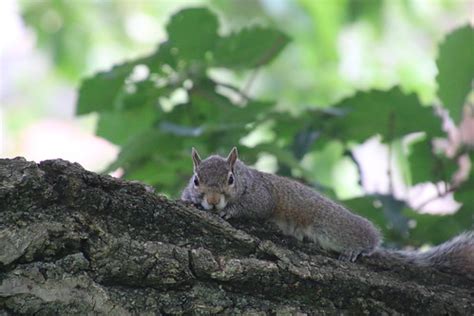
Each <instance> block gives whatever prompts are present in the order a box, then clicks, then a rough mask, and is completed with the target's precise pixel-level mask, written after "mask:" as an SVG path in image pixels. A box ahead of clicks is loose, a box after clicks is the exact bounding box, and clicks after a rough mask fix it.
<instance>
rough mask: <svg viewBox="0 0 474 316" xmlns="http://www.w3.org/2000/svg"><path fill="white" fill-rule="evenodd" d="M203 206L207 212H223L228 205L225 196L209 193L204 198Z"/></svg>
mask: <svg viewBox="0 0 474 316" xmlns="http://www.w3.org/2000/svg"><path fill="white" fill-rule="evenodd" d="M201 204H202V206H203V207H204V208H205V209H206V210H210V209H213V208H216V209H218V210H221V209H223V208H224V207H225V206H226V204H227V203H226V201H225V197H224V195H223V194H220V193H208V194H206V195H205V196H204V199H203V201H202V203H201Z"/></svg>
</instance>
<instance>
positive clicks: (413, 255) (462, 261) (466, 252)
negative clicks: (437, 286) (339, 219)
mask: <svg viewBox="0 0 474 316" xmlns="http://www.w3.org/2000/svg"><path fill="white" fill-rule="evenodd" d="M377 252H379V253H380V254H381V255H383V256H385V257H389V258H394V259H399V260H400V261H403V262H408V263H412V264H415V265H417V266H422V267H432V268H435V269H438V270H441V271H445V272H449V273H456V274H461V275H464V276H466V277H467V278H469V279H473V280H474V231H471V232H466V233H463V234H461V235H458V236H456V237H454V238H453V239H451V240H449V241H447V242H445V243H443V244H441V245H439V246H436V247H433V248H431V249H429V250H428V251H424V252H420V251H400V250H393V251H392V250H388V249H379V250H378V251H377Z"/></svg>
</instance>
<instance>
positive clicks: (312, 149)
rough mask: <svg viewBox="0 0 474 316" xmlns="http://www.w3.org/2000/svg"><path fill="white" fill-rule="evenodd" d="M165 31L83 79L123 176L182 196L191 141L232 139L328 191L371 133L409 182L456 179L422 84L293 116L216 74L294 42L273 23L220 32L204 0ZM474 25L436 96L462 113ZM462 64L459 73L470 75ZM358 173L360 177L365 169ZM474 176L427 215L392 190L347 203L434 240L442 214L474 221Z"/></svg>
mask: <svg viewBox="0 0 474 316" xmlns="http://www.w3.org/2000/svg"><path fill="white" fill-rule="evenodd" d="M315 10H316V9H315ZM317 13H318V12H316V11H315V14H317ZM166 30H167V32H168V39H167V41H165V42H163V43H161V44H160V45H159V46H158V48H157V50H156V51H155V52H153V53H152V54H150V55H149V56H145V57H143V58H139V59H136V60H132V61H128V62H126V63H123V64H121V65H117V66H115V67H113V68H112V69H111V70H109V71H106V72H101V73H98V74H96V75H95V76H93V77H92V78H87V79H85V80H84V81H83V82H82V85H81V88H80V90H79V99H78V103H77V114H78V115H82V114H87V113H91V112H96V113H98V114H99V123H98V127H97V134H98V135H99V136H101V137H104V138H106V139H108V140H109V141H111V142H113V143H115V144H117V145H120V147H121V152H120V154H119V156H118V158H117V160H116V161H115V162H113V163H112V164H111V165H110V166H109V168H108V169H107V170H105V171H106V172H109V171H112V170H115V169H117V168H122V169H123V170H124V173H125V177H127V178H131V179H138V180H142V181H145V182H148V183H150V184H152V185H154V186H156V187H157V188H158V190H159V191H160V192H164V193H167V194H172V195H177V194H178V192H179V190H180V188H181V187H182V186H183V185H184V183H185V182H186V180H187V179H188V178H189V176H190V172H191V162H190V158H189V153H190V148H191V147H192V146H194V147H197V148H198V149H199V150H200V152H201V154H202V155H204V156H205V155H207V154H210V153H220V154H226V153H227V151H228V150H229V148H231V146H234V145H239V151H240V155H241V158H242V159H243V160H245V161H246V162H247V163H249V164H252V163H254V162H256V161H257V160H258V158H259V157H260V155H261V154H262V153H267V154H270V155H271V156H273V157H275V158H276V161H277V172H278V173H279V174H282V175H286V176H298V177H299V178H301V180H302V181H305V182H306V183H308V184H312V185H314V186H315V187H317V188H318V189H321V190H323V191H324V192H325V193H327V194H330V195H332V194H333V191H332V189H334V186H335V185H334V183H333V181H332V175H333V172H334V171H336V170H338V169H339V168H340V166H341V162H344V164H345V165H350V166H351V167H353V168H356V167H357V165H356V164H357V160H356V159H355V158H354V155H353V151H352V149H353V148H354V146H355V145H357V144H360V143H362V142H364V141H366V140H367V139H369V138H371V137H373V136H375V135H379V136H381V138H382V140H383V141H384V142H386V143H387V144H389V145H390V146H391V148H393V151H395V153H394V155H395V154H396V155H397V157H399V161H403V164H404V166H403V167H402V169H406V170H407V172H408V173H409V174H410V177H409V178H410V179H411V182H413V183H419V182H425V181H431V182H436V181H439V180H442V181H445V182H449V181H450V179H451V178H452V174H453V172H454V171H455V170H456V169H457V164H456V161H455V160H453V159H449V158H448V157H446V155H445V154H443V153H438V152H435V151H434V148H433V139H434V138H435V137H440V136H444V134H443V132H442V130H441V119H440V118H439V116H437V115H436V114H435V111H434V109H433V107H431V106H423V105H422V104H421V103H420V101H419V100H418V97H417V96H416V95H415V94H407V93H405V92H404V91H403V90H402V89H401V88H400V87H393V88H391V89H389V90H370V91H360V92H357V93H355V94H354V95H353V96H351V97H348V98H345V99H343V100H341V101H339V102H337V103H335V104H328V105H326V106H325V107H324V108H311V109H306V110H304V111H300V112H298V113H291V114H290V113H288V112H285V111H282V110H281V109H279V108H277V107H276V104H275V102H274V101H272V100H261V99H257V98H253V97H249V96H248V95H247V91H245V89H241V88H239V87H237V86H236V85H234V84H229V83H223V82H220V81H219V80H217V79H215V78H214V77H212V76H210V75H209V71H210V70H212V69H215V68H223V69H226V70H227V71H229V72H231V73H233V74H234V75H236V76H237V75H240V74H242V73H243V72H247V71H251V72H255V71H256V69H260V68H261V67H263V66H265V65H268V64H269V63H270V62H271V61H272V60H274V59H275V58H276V57H277V56H278V55H279V53H280V52H281V51H282V50H283V49H284V47H285V46H286V45H287V44H288V43H289V42H290V39H289V37H288V36H287V35H286V34H284V33H282V32H281V31H279V30H277V29H274V28H270V27H265V26H249V27H246V28H244V29H241V30H234V31H232V32H231V33H228V34H223V32H222V31H221V29H220V27H219V20H218V18H217V17H216V16H215V14H214V13H213V12H212V11H210V10H208V9H206V8H190V9H184V10H181V11H179V12H178V13H176V14H175V15H173V16H172V17H171V19H170V21H169V22H168V24H167V27H166ZM190 30H192V32H190ZM466 30H467V31H466ZM471 31H472V30H471V29H469V28H467V29H466V28H463V29H461V30H458V31H455V32H454V33H453V34H452V35H448V37H447V40H446V42H445V43H444V44H443V45H442V47H441V49H440V57H439V59H438V66H439V67H440V72H439V76H438V79H439V88H440V89H439V91H440V98H441V99H442V100H443V102H444V103H445V105H446V106H447V107H448V108H449V109H450V111H451V114H454V115H455V116H458V114H459V113H460V111H458V112H456V110H452V109H453V108H452V107H453V106H458V107H459V106H460V104H461V103H460V102H461V101H463V100H464V99H465V98H466V95H467V93H468V92H469V91H466V81H464V79H463V80H461V79H459V80H461V81H462V84H461V86H462V89H461V88H460V89H457V87H456V89H455V88H453V87H452V85H449V84H446V80H447V78H450V77H456V76H457V75H458V73H456V74H453V73H450V67H451V66H450V65H451V64H452V60H451V59H452V58H453V57H456V58H458V59H457V60H458V61H459V65H457V64H456V66H455V67H456V68H455V69H458V70H459V69H461V68H463V67H464V66H463V65H464V64H463V63H464V62H466V63H468V64H469V63H470V61H467V60H465V58H464V57H463V56H464V55H462V56H461V55H459V54H460V53H459V54H458V52H457V51H458V50H463V49H464V50H465V51H468V48H467V46H469V45H468V43H467V42H464V40H465V39H466V36H467V37H469V36H471V35H469V34H470V33H469V32H471ZM466 32H468V33H469V34H468V35H466ZM463 54H464V53H463ZM469 67H470V66H469ZM459 71H460V70H459ZM465 73H466V72H465V71H463V72H462V73H459V75H460V76H461V77H462V78H465V77H463V76H464V74H465ZM250 77H252V75H251V76H250ZM461 77H460V78H461ZM456 78H457V77H456ZM463 94H464V95H463ZM460 100H461V101H460ZM456 113H457V114H456ZM414 133H418V134H419V135H420V137H419V139H418V140H417V141H413V142H411V145H410V146H409V147H410V150H409V151H407V152H405V151H404V149H403V146H402V145H401V144H402V143H403V142H402V140H403V139H405V138H406V137H407V136H410V135H411V136H413V134H414ZM252 135H260V137H259V139H258V141H256V142H254V143H252V142H249V141H248V138H249V137H250V136H252ZM262 135H266V136H262ZM411 136H410V137H411ZM440 166H441V167H440ZM384 176H385V175H384ZM358 177H359V182H360V181H361V180H362V175H361V174H359V175H358ZM473 178H474V175H471V177H470V180H469V181H467V182H466V184H462V185H461V186H460V188H459V192H456V195H455V197H456V199H457V200H458V201H459V202H462V203H464V206H463V207H462V209H461V211H459V212H458V213H456V214H455V215H452V216H449V218H448V217H435V216H432V215H421V214H419V213H418V212H415V211H414V210H411V209H410V206H409V205H408V204H407V202H406V201H404V200H399V199H398V198H396V197H395V196H394V194H393V192H389V193H387V194H370V195H365V196H362V197H359V198H354V199H350V200H346V201H344V203H345V204H346V205H347V206H348V207H350V208H352V209H353V210H354V211H356V212H359V213H361V214H362V215H364V216H366V217H369V218H371V219H372V220H373V221H375V222H376V223H377V224H378V225H379V226H380V227H381V228H382V229H383V230H384V231H385V233H386V236H388V239H389V240H390V241H391V242H399V243H401V242H402V241H405V240H409V241H410V242H412V243H413V244H421V243H423V242H427V241H430V240H435V239H434V238H431V237H433V236H434V235H435V231H436V229H437V228H439V227H440V226H442V225H444V224H442V222H444V219H445V218H446V221H447V223H448V224H446V226H444V227H443V230H442V234H441V233H440V234H439V236H440V237H439V238H438V239H441V238H443V239H445V238H447V237H449V236H451V235H453V234H454V233H455V232H456V231H459V230H462V229H467V228H470V227H472V215H470V214H472V213H470V212H469V211H468V210H469V209H471V210H472V208H473V207H474V200H473V199H472V196H474V193H472V192H470V191H469V190H467V191H466V187H468V186H471V187H474V185H472V179H473ZM408 182H409V181H408ZM471 212H472V211H471ZM469 219H471V220H469ZM413 223H415V225H413Z"/></svg>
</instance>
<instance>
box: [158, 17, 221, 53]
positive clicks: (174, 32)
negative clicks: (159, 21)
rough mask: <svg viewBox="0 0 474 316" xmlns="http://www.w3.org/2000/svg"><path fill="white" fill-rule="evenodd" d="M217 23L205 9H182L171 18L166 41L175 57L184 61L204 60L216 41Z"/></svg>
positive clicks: (215, 18) (167, 27)
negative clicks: (167, 40) (174, 51)
mask: <svg viewBox="0 0 474 316" xmlns="http://www.w3.org/2000/svg"><path fill="white" fill-rule="evenodd" d="M217 29H218V21H217V17H216V16H215V14H214V13H212V12H211V11H209V10H208V9H206V8H192V9H184V10H181V11H179V12H178V13H176V14H175V15H173V16H172V17H171V20H170V22H169V23H168V25H167V26H166V30H167V31H168V39H169V42H170V44H171V46H172V48H171V51H172V52H173V50H174V49H175V50H176V55H178V56H180V57H182V58H184V59H189V60H193V59H204V56H205V54H206V53H207V52H211V51H212V50H213V48H214V45H215V42H216V40H217V37H218V35H217Z"/></svg>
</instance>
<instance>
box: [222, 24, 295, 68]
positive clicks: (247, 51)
mask: <svg viewBox="0 0 474 316" xmlns="http://www.w3.org/2000/svg"><path fill="white" fill-rule="evenodd" d="M288 42H289V37H288V36H286V35H285V34H284V33H282V32H280V31H278V30H275V29H271V28H264V27H259V26H258V27H251V28H245V29H243V30H241V31H240V32H237V33H234V34H231V35H228V36H226V37H223V38H220V39H219V41H218V42H217V45H216V49H215V56H214V57H215V66H217V67H228V68H234V69H239V68H255V67H258V66H261V65H265V64H267V63H269V62H270V61H271V60H272V59H273V58H275V57H276V56H277V55H278V54H279V53H280V52H281V51H282V50H283V48H285V46H286V45H287V44H288Z"/></svg>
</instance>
